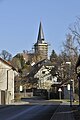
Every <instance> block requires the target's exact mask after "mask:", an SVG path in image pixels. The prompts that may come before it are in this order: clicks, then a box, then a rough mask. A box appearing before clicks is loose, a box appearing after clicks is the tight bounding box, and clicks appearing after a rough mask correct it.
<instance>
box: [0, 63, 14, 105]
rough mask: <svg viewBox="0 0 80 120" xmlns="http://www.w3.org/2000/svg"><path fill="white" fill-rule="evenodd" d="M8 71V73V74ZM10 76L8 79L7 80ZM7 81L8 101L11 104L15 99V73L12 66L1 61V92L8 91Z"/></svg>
mask: <svg viewBox="0 0 80 120" xmlns="http://www.w3.org/2000/svg"><path fill="white" fill-rule="evenodd" d="M7 71H8V73H7ZM7 75H8V79H7ZM7 80H8V91H9V92H8V93H9V94H8V95H9V96H8V97H9V98H8V100H9V103H10V102H11V101H12V100H13V99H14V71H13V70H12V69H11V67H10V66H8V65H7V64H5V63H4V62H2V61H0V90H4V91H6V90H7Z"/></svg>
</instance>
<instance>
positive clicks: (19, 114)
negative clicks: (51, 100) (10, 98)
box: [6, 106, 36, 120]
mask: <svg viewBox="0 0 80 120" xmlns="http://www.w3.org/2000/svg"><path fill="white" fill-rule="evenodd" d="M34 108H36V106H32V107H31V108H29V109H27V110H24V111H22V112H20V113H18V114H17V115H14V116H12V117H10V118H8V119H6V120H14V119H15V118H17V117H19V116H21V115H23V114H24V113H26V112H29V111H30V110H32V109H34Z"/></svg>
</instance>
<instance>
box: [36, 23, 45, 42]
mask: <svg viewBox="0 0 80 120" xmlns="http://www.w3.org/2000/svg"><path fill="white" fill-rule="evenodd" d="M43 41H44V33H43V29H42V24H41V22H40V25H39V32H38V38H37V42H38V43H42V42H43Z"/></svg>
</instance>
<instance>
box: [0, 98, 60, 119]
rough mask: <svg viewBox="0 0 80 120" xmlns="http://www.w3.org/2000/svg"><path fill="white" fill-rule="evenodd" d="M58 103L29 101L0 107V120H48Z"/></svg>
mask: <svg viewBox="0 0 80 120" xmlns="http://www.w3.org/2000/svg"><path fill="white" fill-rule="evenodd" d="M58 105H59V103H57V102H56V103H55V102H52V101H44V100H40V101H33V102H32V101H31V102H30V104H25V105H10V106H9V107H5V108H2V109H0V120H50V119H51V117H52V115H53V113H54V112H55V110H56V109H57V107H58Z"/></svg>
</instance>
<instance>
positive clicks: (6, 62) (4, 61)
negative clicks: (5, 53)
mask: <svg viewBox="0 0 80 120" xmlns="http://www.w3.org/2000/svg"><path fill="white" fill-rule="evenodd" d="M0 61H2V62H3V63H4V64H6V65H8V66H10V67H11V68H12V69H13V70H16V68H14V67H13V66H12V64H11V63H10V62H8V61H6V60H4V59H2V58H1V57H0Z"/></svg>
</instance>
